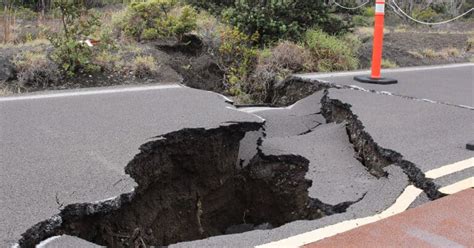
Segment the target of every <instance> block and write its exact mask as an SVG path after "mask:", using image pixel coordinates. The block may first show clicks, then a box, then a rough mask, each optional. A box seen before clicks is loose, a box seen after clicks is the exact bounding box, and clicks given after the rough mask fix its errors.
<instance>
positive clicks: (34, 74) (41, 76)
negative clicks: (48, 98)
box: [13, 51, 61, 88]
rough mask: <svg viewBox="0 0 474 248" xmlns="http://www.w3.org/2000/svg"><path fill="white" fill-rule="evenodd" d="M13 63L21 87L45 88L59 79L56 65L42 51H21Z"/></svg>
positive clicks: (55, 83)
mask: <svg viewBox="0 0 474 248" xmlns="http://www.w3.org/2000/svg"><path fill="white" fill-rule="evenodd" d="M13 63H14V65H15V70H16V71H17V78H18V81H19V83H20V85H21V86H22V87H32V88H47V87H49V86H54V85H57V84H58V83H59V81H60V79H61V76H60V74H59V72H58V66H57V65H56V64H55V63H54V62H53V61H51V60H49V59H48V58H47V57H46V53H45V52H44V51H40V52H24V53H21V54H19V55H18V56H17V57H16V58H15V59H14V61H13Z"/></svg>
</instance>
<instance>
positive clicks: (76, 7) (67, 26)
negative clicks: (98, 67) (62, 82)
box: [48, 0, 100, 76]
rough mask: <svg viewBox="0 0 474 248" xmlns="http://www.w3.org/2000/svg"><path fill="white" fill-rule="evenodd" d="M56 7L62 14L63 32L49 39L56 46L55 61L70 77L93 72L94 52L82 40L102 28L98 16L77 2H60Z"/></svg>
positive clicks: (53, 56) (67, 0)
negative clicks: (84, 72) (75, 74)
mask: <svg viewBox="0 0 474 248" xmlns="http://www.w3.org/2000/svg"><path fill="white" fill-rule="evenodd" d="M54 5H55V7H56V8H57V9H59V12H60V14H61V22H62V29H63V30H62V32H59V33H53V34H51V35H50V36H49V37H48V39H49V41H50V42H51V44H52V45H53V46H54V48H55V50H54V52H53V54H52V58H53V60H54V61H55V62H56V63H58V64H59V65H60V67H61V68H62V69H63V70H64V71H65V72H66V73H67V74H68V75H69V76H72V75H74V73H76V72H78V71H79V70H84V71H91V70H94V68H95V66H94V65H93V64H92V63H91V57H92V50H91V48H90V47H88V46H87V45H86V44H84V42H81V41H82V40H84V39H86V38H87V37H88V36H90V35H91V34H92V33H94V32H95V31H96V30H97V28H98V27H99V26H100V22H99V19H98V17H97V16H96V15H94V14H91V13H88V12H87V10H85V9H84V8H83V7H82V5H81V4H80V3H78V2H76V1H69V0H58V1H56V2H55V4H54Z"/></svg>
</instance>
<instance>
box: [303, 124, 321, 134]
mask: <svg viewBox="0 0 474 248" xmlns="http://www.w3.org/2000/svg"><path fill="white" fill-rule="evenodd" d="M321 125H322V123H318V124H316V125H315V126H313V127H311V128H309V129H308V130H306V131H304V132H302V133H299V134H297V136H301V135H305V134H308V133H311V132H313V131H314V130H315V129H316V128H317V127H319V126H321Z"/></svg>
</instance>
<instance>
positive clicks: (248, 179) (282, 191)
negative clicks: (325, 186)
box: [19, 122, 352, 247]
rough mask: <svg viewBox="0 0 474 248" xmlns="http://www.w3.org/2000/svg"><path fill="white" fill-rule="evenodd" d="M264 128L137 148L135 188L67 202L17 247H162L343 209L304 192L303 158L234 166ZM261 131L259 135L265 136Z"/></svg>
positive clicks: (190, 134)
mask: <svg viewBox="0 0 474 248" xmlns="http://www.w3.org/2000/svg"><path fill="white" fill-rule="evenodd" d="M257 130H263V123H257V122H244V123H242V122H241V123H233V122H231V123H226V124H225V125H223V126H220V127H218V128H215V129H182V130H179V131H176V132H172V133H168V134H166V135H163V136H159V137H156V139H155V140H153V141H150V142H148V143H146V144H144V145H142V146H141V147H140V153H139V154H137V155H136V156H135V157H134V158H133V160H132V161H130V163H129V164H128V165H127V166H126V168H125V172H126V173H127V174H129V175H130V176H131V177H132V178H133V179H134V180H135V181H136V182H137V184H138V186H136V187H135V189H134V191H132V192H130V193H126V194H122V195H120V196H118V197H116V198H114V199H111V200H106V201H102V202H95V203H78V204H70V205H67V206H65V207H64V209H62V210H61V211H60V213H59V214H57V215H55V216H53V217H51V218H49V219H47V220H45V221H42V222H40V223H38V224H36V225H34V226H33V227H31V228H30V229H28V230H27V231H26V232H25V233H24V234H22V238H21V239H20V241H19V245H20V247H34V246H35V245H37V244H38V243H40V242H41V241H43V240H45V239H47V238H50V237H53V236H58V235H71V236H76V237H79V238H82V239H84V240H87V241H90V242H93V243H95V244H98V245H104V246H108V247H132V246H133V247H143V246H150V245H153V246H166V245H169V244H174V243H178V242H182V241H191V240H197V239H203V238H207V237H210V236H216V235H222V234H228V233H236V232H242V231H248V230H255V229H269V228H273V227H278V226H281V225H283V224H285V223H288V222H292V221H295V220H302V219H305V220H312V219H317V218H321V217H324V216H326V215H330V214H335V213H340V212H344V211H345V210H346V209H347V207H348V206H349V205H350V204H352V202H345V203H341V204H337V205H335V206H331V205H328V204H324V203H322V202H321V201H319V200H317V199H312V198H310V197H309V195H308V188H309V187H310V186H311V184H312V182H311V181H310V180H308V179H305V175H306V172H307V171H308V166H309V161H308V160H307V159H306V158H304V157H301V156H296V155H279V156H269V155H265V154H263V153H262V151H261V147H260V146H261V144H262V138H260V139H259V140H258V142H257V143H258V148H257V155H255V156H254V158H252V159H251V160H250V163H249V165H247V166H245V167H243V168H242V167H240V166H238V164H237V161H238V154H239V148H240V141H241V140H242V138H243V137H244V135H245V134H246V133H247V132H250V131H257ZM263 132H265V131H263Z"/></svg>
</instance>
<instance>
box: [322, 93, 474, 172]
mask: <svg viewBox="0 0 474 248" xmlns="http://www.w3.org/2000/svg"><path fill="white" fill-rule="evenodd" d="M327 96H328V98H329V99H335V100H338V101H340V102H342V103H347V104H349V105H350V109H351V111H352V112H353V114H354V115H356V116H357V117H358V119H359V120H360V121H361V122H362V123H363V125H364V128H365V130H366V132H368V133H369V134H370V135H371V136H372V138H373V139H374V140H375V141H376V142H377V143H378V144H379V145H380V146H381V147H384V148H386V149H390V150H393V151H396V152H398V153H400V154H401V155H402V156H403V158H404V159H405V160H408V161H410V162H412V163H414V164H416V165H417V166H418V167H419V168H420V169H421V170H422V171H424V172H426V171H428V170H432V169H435V168H437V167H440V166H443V165H447V164H451V163H455V162H458V161H461V160H465V159H469V158H471V157H472V152H470V151H468V150H466V149H464V147H463V146H464V143H465V135H466V133H470V132H472V123H474V114H473V111H472V110H469V109H464V108H457V107H454V106H448V105H443V104H434V103H429V102H423V101H416V100H412V99H406V98H402V97H397V96H387V95H381V94H375V93H371V92H364V91H358V90H350V89H339V90H336V89H330V90H329V93H328V95H327Z"/></svg>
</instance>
